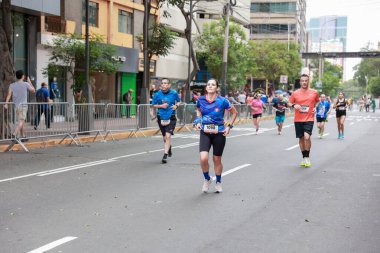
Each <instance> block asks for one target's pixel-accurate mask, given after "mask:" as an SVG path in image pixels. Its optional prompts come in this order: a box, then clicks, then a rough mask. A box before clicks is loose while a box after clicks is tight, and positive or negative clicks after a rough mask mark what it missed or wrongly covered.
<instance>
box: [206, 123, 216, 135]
mask: <svg viewBox="0 0 380 253" xmlns="http://www.w3.org/2000/svg"><path fill="white" fill-rule="evenodd" d="M203 132H205V133H209V134H217V133H218V125H213V124H207V125H204V126H203Z"/></svg>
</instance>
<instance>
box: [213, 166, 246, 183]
mask: <svg viewBox="0 0 380 253" xmlns="http://www.w3.org/2000/svg"><path fill="white" fill-rule="evenodd" d="M251 165H252V164H249V163H246V164H243V165H240V166H237V167H235V168H233V169H230V170H227V171H226V172H223V173H222V177H224V176H227V175H228V174H231V173H233V172H235V171H238V170H241V169H243V168H245V167H248V166H251ZM212 179H213V180H215V179H216V177H212Z"/></svg>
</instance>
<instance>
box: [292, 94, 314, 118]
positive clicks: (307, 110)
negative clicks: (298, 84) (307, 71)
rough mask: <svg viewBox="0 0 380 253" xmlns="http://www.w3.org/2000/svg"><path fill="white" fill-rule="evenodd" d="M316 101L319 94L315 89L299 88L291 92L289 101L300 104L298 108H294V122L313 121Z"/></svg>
mask: <svg viewBox="0 0 380 253" xmlns="http://www.w3.org/2000/svg"><path fill="white" fill-rule="evenodd" d="M318 101H319V96H318V92H317V91H316V90H313V89H307V90H304V89H302V88H301V89H298V90H296V91H295V92H293V94H292V95H291V96H290V98H289V102H290V103H292V104H297V105H300V106H301V108H300V109H299V110H295V114H294V122H307V121H314V113H313V109H314V107H315V103H317V102H318Z"/></svg>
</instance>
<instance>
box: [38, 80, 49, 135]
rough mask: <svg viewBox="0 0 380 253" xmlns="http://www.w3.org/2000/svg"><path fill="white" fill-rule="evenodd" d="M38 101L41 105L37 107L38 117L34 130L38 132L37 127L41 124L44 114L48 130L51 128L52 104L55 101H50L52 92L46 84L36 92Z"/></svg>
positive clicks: (42, 84)
mask: <svg viewBox="0 0 380 253" xmlns="http://www.w3.org/2000/svg"><path fill="white" fill-rule="evenodd" d="M36 99H37V102H38V103H39V104H38V105H37V115H36V117H35V119H34V130H37V127H38V125H39V124H40V119H41V115H42V114H44V115H45V124H46V128H50V120H51V117H50V113H51V110H50V104H51V103H52V102H53V101H52V100H51V99H50V92H49V89H48V85H47V84H46V83H41V88H40V89H38V90H37V92H36Z"/></svg>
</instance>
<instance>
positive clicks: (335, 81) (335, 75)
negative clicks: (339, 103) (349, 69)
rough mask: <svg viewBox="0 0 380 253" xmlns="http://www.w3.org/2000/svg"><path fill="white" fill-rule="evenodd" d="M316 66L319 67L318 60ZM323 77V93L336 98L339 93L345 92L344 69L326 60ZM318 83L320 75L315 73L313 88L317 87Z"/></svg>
mask: <svg viewBox="0 0 380 253" xmlns="http://www.w3.org/2000/svg"><path fill="white" fill-rule="evenodd" d="M313 64H314V66H317V65H318V62H317V61H316V60H314V61H313ZM323 66H324V68H323V76H322V78H321V80H322V92H323V93H324V94H327V95H329V96H331V97H335V96H336V95H337V94H338V92H339V91H341V90H343V86H342V85H341V84H342V76H343V70H342V67H340V66H338V65H334V64H331V63H330V62H328V61H326V60H324V63H323ZM317 81H318V73H315V76H314V78H313V82H312V87H316V82H317Z"/></svg>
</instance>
